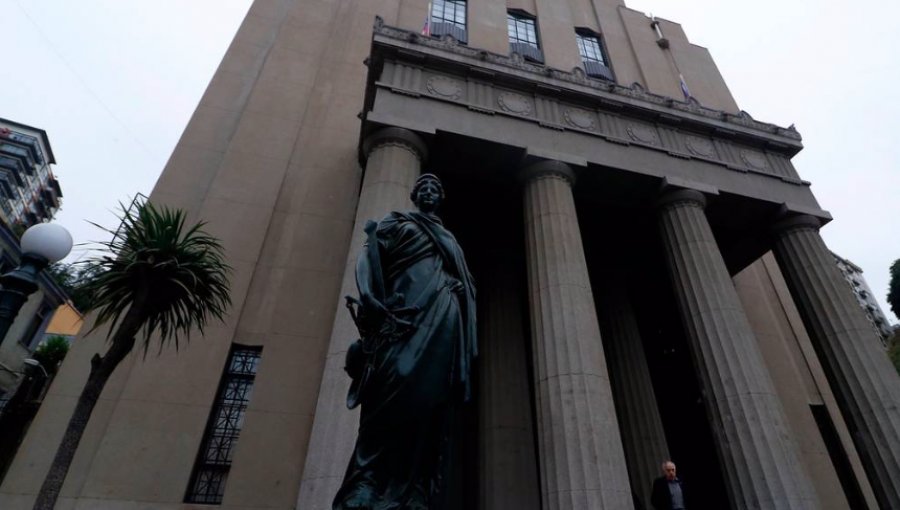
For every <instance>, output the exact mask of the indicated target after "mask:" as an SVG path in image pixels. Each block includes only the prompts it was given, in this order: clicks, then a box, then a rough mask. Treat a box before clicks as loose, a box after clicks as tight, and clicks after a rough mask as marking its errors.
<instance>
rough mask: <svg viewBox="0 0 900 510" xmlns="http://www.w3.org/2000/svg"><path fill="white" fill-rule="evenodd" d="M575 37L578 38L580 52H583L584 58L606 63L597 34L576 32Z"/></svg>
mask: <svg viewBox="0 0 900 510" xmlns="http://www.w3.org/2000/svg"><path fill="white" fill-rule="evenodd" d="M575 37H576V38H578V53H581V58H582V59H583V60H586V61H590V62H599V63H601V64H603V65H606V58H604V56H603V50H602V49H601V48H600V39H599V38H598V37H597V36H595V35H589V34H575Z"/></svg>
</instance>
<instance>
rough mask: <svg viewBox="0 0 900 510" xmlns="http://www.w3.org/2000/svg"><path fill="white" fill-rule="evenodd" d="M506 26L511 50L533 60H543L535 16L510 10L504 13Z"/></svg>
mask: <svg viewBox="0 0 900 510" xmlns="http://www.w3.org/2000/svg"><path fill="white" fill-rule="evenodd" d="M506 26H507V29H508V31H509V47H510V50H511V51H513V52H515V53H520V54H521V55H522V56H523V57H525V58H527V59H529V60H533V61H535V62H543V61H544V54H543V53H541V44H540V41H539V40H538V31H537V20H536V19H535V18H533V17H531V16H528V15H527V14H525V13H523V12H520V11H515V12H513V11H510V12H508V13H507V15H506Z"/></svg>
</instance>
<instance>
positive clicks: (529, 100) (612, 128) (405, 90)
mask: <svg viewBox="0 0 900 510" xmlns="http://www.w3.org/2000/svg"><path fill="white" fill-rule="evenodd" d="M377 85H378V86H381V87H386V88H389V89H390V90H391V91H392V92H397V93H400V94H406V95H412V96H416V97H418V96H422V95H424V96H430V97H431V98H434V99H438V100H441V101H449V102H453V103H457V104H459V105H461V106H466V107H467V108H469V109H470V110H473V111H477V112H481V113H486V114H489V115H508V116H512V117H516V118H518V119H520V120H525V121H531V122H535V123H537V124H539V125H541V126H543V127H546V128H551V129H558V130H561V131H564V130H570V131H578V132H581V133H585V134H591V135H594V136H601V137H603V138H605V139H606V140H607V141H610V142H613V143H618V144H622V145H638V146H642V147H645V148H648V149H653V150H658V151H663V152H666V153H668V154H669V155H671V156H674V157H678V158H684V159H699V160H703V161H707V162H710V163H715V164H717V165H721V166H725V167H727V168H729V169H731V170H737V171H741V172H752V173H758V174H762V175H767V176H771V177H777V178H779V179H781V180H783V181H785V182H790V183H793V184H804V182H803V181H802V180H801V179H800V177H799V176H798V174H797V171H796V170H795V169H794V167H793V165H791V163H790V159H789V157H788V156H786V155H785V154H782V153H779V152H776V151H772V150H766V149H765V148H763V149H760V148H755V147H752V146H750V145H746V144H741V143H738V142H736V141H732V140H729V139H728V138H731V137H733V135H734V133H732V132H724V131H723V130H722V129H721V128H715V129H714V133H715V134H716V135H718V136H710V135H707V134H703V133H701V132H697V131H692V130H687V129H681V128H680V125H681V124H683V122H682V120H681V119H680V118H679V117H676V116H673V115H668V116H661V115H660V116H658V117H657V119H656V120H655V121H654V120H650V119H647V120H643V119H639V118H635V117H633V116H631V115H630V113H631V112H627V111H623V108H622V106H621V105H616V104H611V103H608V102H604V101H603V100H602V99H601V108H596V107H593V108H592V107H590V106H586V105H585V104H584V103H581V104H579V103H576V102H574V101H572V102H569V101H561V100H559V99H557V97H558V96H559V95H560V93H561V91H560V90H559V89H551V88H549V87H546V86H541V85H538V86H537V90H533V91H523V90H521V89H515V88H506V87H502V86H497V85H495V84H494V83H492V82H490V81H487V80H484V79H479V77H478V76H458V75H452V74H445V73H441V72H437V71H433V70H430V69H427V68H425V67H422V66H421V65H415V64H413V63H410V62H404V61H401V60H385V62H384V68H383V70H382V73H381V77H380V79H379V80H378V81H377ZM644 116H646V113H644ZM676 126H679V127H676Z"/></svg>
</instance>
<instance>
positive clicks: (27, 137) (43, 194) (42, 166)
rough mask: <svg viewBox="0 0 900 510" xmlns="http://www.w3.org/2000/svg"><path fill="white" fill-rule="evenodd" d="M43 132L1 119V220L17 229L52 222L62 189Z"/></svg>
mask: <svg viewBox="0 0 900 510" xmlns="http://www.w3.org/2000/svg"><path fill="white" fill-rule="evenodd" d="M55 163H56V160H55V159H54V158H53V150H52V149H51V148H50V141H49V140H48V139H47V133H46V132H45V131H44V130H43V129H38V128H35V127H31V126H27V125H25V124H19V123H18V122H13V121H11V120H6V119H2V118H0V217H2V219H3V221H5V222H6V224H7V225H10V226H11V227H12V228H13V229H14V230H20V231H24V230H25V229H26V228H28V227H30V226H32V225H34V224H35V223H40V222H42V221H49V220H51V219H53V215H54V214H56V211H57V210H58V209H59V205H60V199H61V198H62V189H61V188H60V186H59V181H57V180H56V177H55V176H54V175H53V170H52V168H51V167H50V165H52V164H55Z"/></svg>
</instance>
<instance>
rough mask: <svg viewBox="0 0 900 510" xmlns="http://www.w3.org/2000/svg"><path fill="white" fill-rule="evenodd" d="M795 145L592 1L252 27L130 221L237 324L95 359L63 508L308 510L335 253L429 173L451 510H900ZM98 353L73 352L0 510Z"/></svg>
mask: <svg viewBox="0 0 900 510" xmlns="http://www.w3.org/2000/svg"><path fill="white" fill-rule="evenodd" d="M427 5H431V6H432V7H431V11H430V12H427V7H426V6H427ZM423 21H425V23H424V24H423ZM801 149H802V143H801V137H800V135H799V133H798V132H797V131H796V130H794V129H793V128H783V127H780V126H776V125H772V124H769V123H766V122H763V121H760V120H757V119H754V118H753V117H752V116H751V115H750V114H749V113H747V112H745V111H743V110H741V109H740V108H739V107H738V104H737V102H736V101H735V99H734V98H733V97H732V96H731V93H730V92H729V90H728V88H727V86H726V85H725V82H724V80H723V78H722V77H721V75H720V74H719V71H718V69H717V68H716V65H715V63H714V62H713V60H712V58H711V57H710V54H709V52H708V51H707V50H706V49H705V48H702V47H699V46H696V45H694V44H692V43H691V42H690V41H689V40H688V39H687V37H686V35H685V33H684V31H683V30H682V28H681V26H680V25H678V24H677V23H673V22H670V21H667V20H664V19H658V18H649V17H647V16H646V15H644V14H643V13H640V12H637V11H634V10H631V9H629V8H628V7H626V6H625V5H624V4H623V3H622V2H621V1H618V0H593V1H588V0H472V1H469V2H466V1H462V0H436V1H433V2H430V3H429V2H424V1H422V2H402V1H399V0H384V1H379V2H360V1H350V0H344V1H338V2H326V1H319V0H287V1H285V0H256V1H255V2H253V5H252V7H251V8H250V11H249V13H248V15H247V17H246V19H245V20H244V22H243V24H242V25H241V28H240V29H239V31H238V33H237V35H236V36H235V38H234V41H233V42H232V44H231V46H230V48H229V50H228V52H227V53H226V55H225V57H224V59H223V61H222V63H221V65H220V66H219V69H218V71H217V72H216V74H215V76H214V77H213V79H212V81H211V82H210V85H209V87H208V89H207V91H206V93H205V94H204V96H203V98H202V100H201V102H200V104H199V106H198V107H197V110H196V112H195V113H194V115H193V117H192V119H191V121H190V123H189V124H188V126H187V128H186V130H185V132H184V134H183V136H182V138H181V140H180V141H179V143H178V145H177V146H176V148H175V150H174V152H173V154H172V156H171V158H170V160H169V162H168V164H167V166H166V168H165V170H164V171H163V173H162V175H161V177H160V179H159V181H158V182H157V184H156V187H155V189H154V191H153V193H152V195H151V197H150V198H151V200H152V201H154V202H157V203H163V204H168V205H170V206H176V207H181V208H184V209H185V210H187V211H188V213H189V216H190V218H194V219H203V220H205V221H208V225H207V228H208V230H209V231H210V232H211V233H212V234H214V235H216V236H217V237H219V238H220V239H221V240H222V242H223V243H224V245H225V247H226V250H227V253H228V258H229V263H230V264H231V266H232V267H233V268H234V274H233V285H232V299H233V303H234V304H233V308H232V310H231V313H230V314H229V316H228V317H227V319H226V321H225V322H224V323H222V324H217V325H213V326H212V327H209V328H207V329H206V330H205V334H204V335H203V336H202V337H199V336H198V337H195V338H192V340H191V342H190V344H189V345H187V346H182V348H181V349H180V350H179V351H178V352H177V353H176V352H175V351H174V350H164V351H163V352H162V353H161V354H160V355H158V356H156V355H152V354H151V355H148V356H146V357H142V356H141V355H140V354H139V353H138V354H135V355H134V356H132V357H131V358H129V359H127V360H126V361H125V362H123V363H122V365H121V366H120V367H119V369H118V370H117V372H116V373H115V374H114V376H113V378H112V379H111V380H110V382H109V384H108V385H107V387H106V389H105V391H104V393H103V395H102V397H101V401H100V403H99V404H98V406H97V408H96V409H95V410H94V414H93V416H92V418H91V421H90V423H89V425H88V427H87V430H86V432H85V435H84V437H83V438H82V441H81V444H80V447H79V449H78V452H77V454H76V456H75V459H74V463H73V465H72V468H71V470H70V471H69V474H68V478H67V479H66V483H65V486H64V487H63V490H62V498H61V503H60V504H61V507H63V508H72V509H87V508H139V507H140V508H154V509H171V510H175V509H189V508H198V506H197V505H213V506H218V507H221V508H227V509H232V510H236V509H248V510H249V509H251V508H271V509H283V510H289V509H302V510H326V509H329V508H331V499H332V497H333V496H334V494H335V491H336V489H337V487H338V486H339V484H340V482H341V479H342V477H343V474H344V470H345V468H346V465H347V460H348V457H349V455H350V451H351V449H352V446H353V442H354V440H355V434H356V429H357V426H358V422H357V419H358V415H357V414H356V413H355V412H351V411H348V410H347V409H346V408H345V397H346V392H347V389H348V387H349V382H350V381H349V379H348V378H347V376H346V375H345V373H344V371H343V368H342V367H343V363H344V354H345V351H346V348H347V346H348V345H349V344H350V343H351V342H352V341H353V340H354V339H355V338H356V335H357V333H356V331H355V329H354V327H353V324H352V321H351V319H350V317H349V315H348V314H347V313H346V309H345V307H344V304H343V303H344V301H343V296H344V295H346V294H351V293H354V292H355V291H354V282H353V280H354V278H353V267H354V264H355V260H356V254H357V253H358V251H359V248H360V246H361V244H362V242H363V235H362V228H363V225H364V224H365V222H366V221H367V220H370V219H378V218H380V217H383V216H384V215H385V214H386V213H387V212H389V211H391V210H398V209H399V210H403V209H407V208H409V207H410V203H409V193H410V188H411V186H412V183H413V182H414V180H415V179H416V177H417V176H418V175H419V174H420V173H421V172H424V171H428V172H433V173H436V174H438V175H440V177H441V178H442V180H443V182H444V185H445V189H446V193H447V201H446V203H445V206H444V208H443V210H442V212H441V214H442V217H443V220H444V222H445V224H446V225H447V226H448V228H449V229H450V230H451V231H453V232H454V234H455V235H456V237H457V238H458V240H459V242H460V244H461V245H462V246H463V248H464V250H465V252H466V254H467V259H468V260H469V266H470V268H471V269H472V271H473V274H474V276H475V280H476V282H477V285H478V288H479V295H478V300H479V311H478V314H479V315H478V322H479V324H480V326H479V328H480V332H479V334H480V340H479V341H480V355H479V359H478V371H479V372H478V378H477V389H476V396H475V398H474V401H473V402H472V404H471V405H470V406H469V407H468V409H467V410H466V412H465V413H464V416H462V417H461V425H460V427H461V429H462V433H463V435H464V439H463V441H461V443H460V444H459V445H458V453H459V459H460V460H459V465H460V467H461V468H462V472H463V473H464V474H463V475H461V476H460V480H461V482H460V483H459V485H458V486H457V487H455V488H454V490H455V492H454V494H456V495H457V496H458V497H459V501H458V503H457V506H458V508H465V509H467V510H468V509H482V510H506V509H511V508H515V509H524V510H537V509H544V510H563V509H565V510H570V509H572V510H583V509H590V510H597V509H604V510H622V509H629V510H630V509H633V508H646V507H648V505H647V498H648V497H649V489H650V487H649V484H650V481H651V480H652V478H653V477H655V476H657V473H658V470H659V463H660V461H661V460H662V459H665V458H672V459H674V460H675V462H676V463H677V464H678V466H679V474H680V475H682V476H683V477H684V478H685V479H686V480H687V479H689V480H691V481H694V483H695V486H696V487H701V488H700V489H699V490H696V491H695V492H694V497H695V498H696V499H695V500H693V503H692V505H693V506H692V508H715V509H727V508H731V509H735V510H738V509H744V508H780V509H800V508H804V509H812V508H816V509H828V510H832V509H833V510H839V509H846V508H869V509H872V510H874V509H876V508H881V509H888V508H900V478H898V477H897V473H898V472H900V434H898V431H900V378H898V375H897V373H896V371H895V370H894V368H893V367H892V366H891V364H890V362H889V361H888V360H887V358H886V357H885V355H884V352H883V349H882V348H881V346H880V343H879V342H877V341H875V339H874V337H875V331H874V330H873V329H872V328H871V326H870V324H869V321H868V320H867V319H866V316H865V314H864V313H863V311H862V309H861V308H860V307H859V306H858V304H857V301H856V298H855V297H854V296H853V293H852V292H851V291H850V289H849V288H848V287H847V285H846V283H845V282H844V279H843V277H842V275H841V273H840V271H839V270H838V269H837V266H836V265H835V264H834V258H833V256H832V254H831V252H830V251H828V249H827V248H826V246H825V244H824V242H823V241H822V238H821V237H820V236H819V234H818V230H819V228H820V227H822V226H824V225H826V224H827V223H828V222H829V221H830V219H831V217H830V215H829V214H828V213H827V212H826V211H825V210H824V209H823V208H822V207H821V206H820V205H819V203H818V201H817V200H816V198H815V197H814V196H813V194H812V192H811V190H810V183H809V182H808V181H805V180H804V179H803V178H802V177H801V176H800V174H799V173H798V171H797V169H796V168H795V167H794V166H793V164H792V162H791V158H792V157H793V156H794V155H796V154H797V153H798V152H799V151H800V150H801ZM104 345H105V332H104V331H98V332H96V333H94V334H90V335H87V336H84V337H83V338H81V339H80V340H79V341H78V342H76V343H75V344H74V345H73V349H72V351H71V352H70V353H69V356H68V357H67V359H66V362H65V363H64V364H63V366H62V368H61V370H60V373H59V375H58V377H57V379H56V381H55V382H54V384H53V386H52V388H51V389H50V391H49V393H48V395H47V397H46V400H45V404H44V406H42V408H41V410H40V412H39V413H38V416H37V417H36V419H35V422H34V424H33V426H32V427H31V430H30V432H29V435H28V436H27V437H26V439H25V441H24V443H23V447H22V448H21V449H20V453H19V454H18V456H17V457H16V459H15V460H14V462H13V464H12V466H11V468H10V470H9V473H8V475H7V477H6V479H5V480H4V481H3V484H2V486H0V506H2V507H3V508H4V509H6V508H10V509H26V508H31V504H32V502H33V500H34V497H35V494H36V493H37V491H38V490H39V487H40V485H41V483H42V480H43V478H44V476H45V474H46V472H47V468H48V466H49V464H50V462H51V460H52V457H53V453H54V451H55V449H56V446H57V442H58V440H59V438H60V437H61V435H62V433H63V430H64V428H65V426H66V421H67V420H68V418H69V414H70V413H71V410H72V408H73V406H74V403H75V400H76V398H77V394H78V391H79V389H80V388H81V387H82V385H83V384H84V381H85V379H86V377H87V371H88V367H89V365H90V362H89V360H90V358H91V356H93V354H94V353H95V352H98V351H100V350H102V349H103V348H104ZM204 508H206V506H204Z"/></svg>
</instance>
